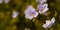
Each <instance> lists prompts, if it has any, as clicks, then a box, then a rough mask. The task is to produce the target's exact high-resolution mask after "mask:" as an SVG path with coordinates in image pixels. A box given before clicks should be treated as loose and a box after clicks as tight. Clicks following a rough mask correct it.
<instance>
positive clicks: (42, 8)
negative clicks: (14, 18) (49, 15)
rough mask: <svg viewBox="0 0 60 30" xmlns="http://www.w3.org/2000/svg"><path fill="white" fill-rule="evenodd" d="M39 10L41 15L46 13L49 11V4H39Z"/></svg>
mask: <svg viewBox="0 0 60 30" xmlns="http://www.w3.org/2000/svg"><path fill="white" fill-rule="evenodd" d="M37 9H38V11H39V13H40V14H44V13H45V12H46V11H48V4H47V3H45V4H39V5H38V6H37Z"/></svg>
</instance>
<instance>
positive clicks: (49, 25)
mask: <svg viewBox="0 0 60 30" xmlns="http://www.w3.org/2000/svg"><path fill="white" fill-rule="evenodd" d="M54 23H55V18H54V17H53V18H52V19H51V21H50V20H46V24H43V27H44V28H50V27H51V26H52V25H53V24H54Z"/></svg>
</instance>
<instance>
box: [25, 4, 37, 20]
mask: <svg viewBox="0 0 60 30" xmlns="http://www.w3.org/2000/svg"><path fill="white" fill-rule="evenodd" d="M24 14H25V18H27V19H30V20H31V19H32V18H34V17H37V16H38V12H36V11H35V8H33V7H32V5H29V6H28V7H27V8H26V10H25V11H24Z"/></svg>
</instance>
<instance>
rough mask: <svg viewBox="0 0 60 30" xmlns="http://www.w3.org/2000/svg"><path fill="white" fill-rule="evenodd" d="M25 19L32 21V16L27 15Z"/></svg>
mask: <svg viewBox="0 0 60 30" xmlns="http://www.w3.org/2000/svg"><path fill="white" fill-rule="evenodd" d="M25 18H27V19H30V20H31V19H32V18H33V17H32V16H28V15H25Z"/></svg>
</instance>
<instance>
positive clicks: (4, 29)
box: [0, 0, 60, 30]
mask: <svg viewBox="0 0 60 30" xmlns="http://www.w3.org/2000/svg"><path fill="white" fill-rule="evenodd" d="M47 3H48V8H49V10H48V12H49V13H48V14H49V15H48V16H44V15H40V14H39V15H38V17H37V18H35V19H32V20H28V19H26V18H25V15H24V10H25V9H26V7H27V6H28V5H30V4H31V5H32V6H33V7H34V8H35V9H37V5H38V3H37V2H36V0H10V2H9V3H8V4H5V3H4V2H3V3H2V4H0V30H25V28H27V29H28V28H29V29H30V30H60V0H47ZM12 11H18V12H19V13H20V14H19V15H18V17H16V18H12V17H11V16H12ZM52 17H55V19H56V22H55V24H54V25H53V26H52V27H51V28H47V29H45V28H43V27H42V25H43V24H44V23H45V20H46V19H51V18H52Z"/></svg>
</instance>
